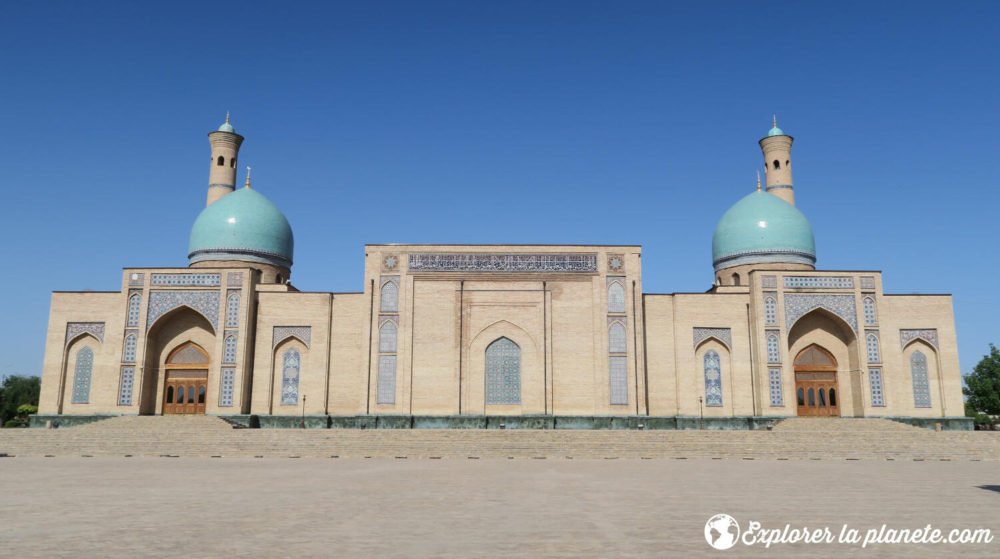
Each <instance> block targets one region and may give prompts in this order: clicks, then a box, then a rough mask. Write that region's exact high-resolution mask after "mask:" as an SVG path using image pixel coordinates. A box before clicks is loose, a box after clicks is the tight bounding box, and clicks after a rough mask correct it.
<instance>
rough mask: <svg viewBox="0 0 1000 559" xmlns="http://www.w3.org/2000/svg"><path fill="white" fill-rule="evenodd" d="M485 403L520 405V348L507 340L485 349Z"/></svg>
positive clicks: (498, 341)
mask: <svg viewBox="0 0 1000 559" xmlns="http://www.w3.org/2000/svg"><path fill="white" fill-rule="evenodd" d="M486 403H487V404H520V403H521V348H519V347H518V346H517V344H515V343H514V342H512V341H510V340H508V339H507V338H500V339H498V340H496V341H495V342H493V343H491V344H490V345H489V347H487V348H486Z"/></svg>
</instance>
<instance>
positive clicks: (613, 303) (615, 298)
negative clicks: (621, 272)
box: [608, 281, 625, 313]
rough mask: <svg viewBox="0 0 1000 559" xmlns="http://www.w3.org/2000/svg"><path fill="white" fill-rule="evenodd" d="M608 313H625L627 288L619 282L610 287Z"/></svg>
mask: <svg viewBox="0 0 1000 559" xmlns="http://www.w3.org/2000/svg"><path fill="white" fill-rule="evenodd" d="M608 312H609V313H623V312H625V287H624V286H623V285H622V284H621V283H619V282H617V281H616V282H612V283H611V285H609V286H608Z"/></svg>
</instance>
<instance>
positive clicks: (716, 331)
mask: <svg viewBox="0 0 1000 559" xmlns="http://www.w3.org/2000/svg"><path fill="white" fill-rule="evenodd" d="M708 338H716V339H718V340H719V341H721V342H722V343H724V344H726V347H728V348H730V349H732V347H733V334H732V330H731V329H729V328H699V327H695V328H694V347H698V344H700V343H701V342H703V341H705V340H707V339H708Z"/></svg>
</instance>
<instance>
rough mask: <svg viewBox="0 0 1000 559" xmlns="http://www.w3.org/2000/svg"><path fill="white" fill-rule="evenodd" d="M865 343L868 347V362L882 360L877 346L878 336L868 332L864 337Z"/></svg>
mask: <svg viewBox="0 0 1000 559" xmlns="http://www.w3.org/2000/svg"><path fill="white" fill-rule="evenodd" d="M866 344H867V348H868V362H869V363H879V362H880V361H882V357H881V355H880V352H879V348H878V336H877V335H876V334H875V333H869V334H868V336H867V337H866Z"/></svg>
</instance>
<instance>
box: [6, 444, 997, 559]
mask: <svg viewBox="0 0 1000 559" xmlns="http://www.w3.org/2000/svg"><path fill="white" fill-rule="evenodd" d="M717 513H727V514H730V515H732V516H733V517H735V518H736V519H737V521H739V523H740V525H741V527H742V528H744V529H745V528H746V527H747V524H748V521H750V520H758V521H760V522H762V523H763V524H764V525H765V527H772V528H783V527H784V525H785V523H791V524H792V525H793V527H809V528H821V527H824V526H828V527H830V529H831V531H833V532H835V533H839V531H840V528H841V526H842V525H843V524H844V523H848V524H849V525H850V527H856V528H859V529H860V530H861V535H862V537H863V535H864V533H865V531H866V530H868V529H869V528H876V529H877V528H879V527H880V526H881V525H882V524H883V523H886V524H889V527H890V528H911V529H915V528H923V527H924V526H925V525H927V524H931V525H932V526H933V527H934V528H941V529H942V530H944V531H945V532H946V533H947V531H949V530H951V529H952V528H989V529H991V530H992V534H993V537H994V540H993V542H992V543H990V544H985V545H984V544H979V545H973V544H964V545H961V544H955V545H948V544H938V545H927V544H925V545H920V544H899V545H877V546H875V547H870V548H868V549H864V550H862V549H860V548H859V547H858V546H849V545H838V544H828V545H804V544H796V545H778V546H775V547H772V548H771V549H770V550H767V549H764V548H763V547H761V546H753V547H747V546H745V545H743V544H737V547H734V548H733V549H730V550H728V551H716V550H713V549H711V548H710V547H709V546H708V544H707V543H706V541H705V538H704V526H705V522H706V520H707V519H708V518H709V517H710V516H712V515H714V514H717ZM998 513H1000V468H998V467H997V464H996V463H991V462H914V461H906V462H902V461H897V462H888V461H883V462H878V461H846V460H838V461H832V460H831V461H812V460H807V461H779V460H754V461H749V460H732V459H726V460H704V459H703V460H624V459H619V460H567V459H546V460H532V459H514V460H498V459H492V460H485V459H484V460H467V459H443V460H431V459H424V460H413V459H410V460H394V459H369V460H365V459H343V458H341V459H333V458H329V459H252V458H249V459H242V458H221V459H211V458H0V549H2V550H4V554H5V556H9V557H18V558H25V557H178V556H184V557H223V556H226V557H278V556H286V557H293V556H297V557H406V558H411V557H510V556H518V557H548V556H554V557H692V556H700V555H712V556H731V557H739V556H745V555H752V556H776V557H778V556H780V557H789V556H794V557H799V556H810V557H830V556H832V555H834V554H836V555H837V556H841V555H847V556H865V557H897V556H925V557H940V556H943V555H945V554H961V555H962V556H963V557H997V556H1000V514H998Z"/></svg>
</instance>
